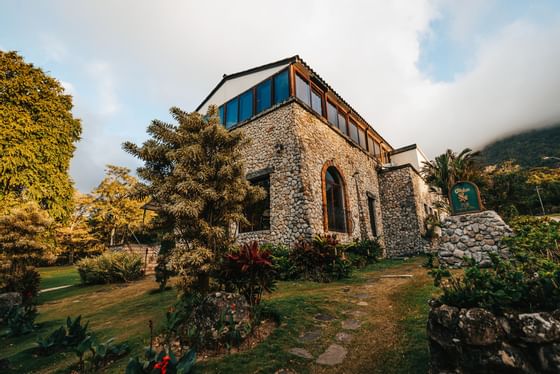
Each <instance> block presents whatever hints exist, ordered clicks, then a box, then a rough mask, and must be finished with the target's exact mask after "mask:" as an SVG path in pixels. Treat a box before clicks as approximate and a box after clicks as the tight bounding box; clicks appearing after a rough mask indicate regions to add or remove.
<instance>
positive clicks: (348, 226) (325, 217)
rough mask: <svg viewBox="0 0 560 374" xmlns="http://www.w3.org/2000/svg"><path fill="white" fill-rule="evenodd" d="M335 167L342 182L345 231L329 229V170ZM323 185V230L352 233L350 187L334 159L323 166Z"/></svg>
mask: <svg viewBox="0 0 560 374" xmlns="http://www.w3.org/2000/svg"><path fill="white" fill-rule="evenodd" d="M331 167H333V168H334V169H335V170H336V171H337V173H338V175H339V176H340V183H341V185H342V196H343V197H342V199H343V202H344V209H343V211H344V215H345V216H344V219H345V223H346V230H345V231H330V230H329V213H328V207H327V170H328V169H329V168H331ZM321 186H322V198H323V202H322V205H323V230H324V232H325V233H328V232H333V233H346V234H349V235H350V234H352V218H351V214H350V209H349V205H348V188H347V185H346V177H345V176H344V173H343V172H342V170H341V169H340V168H339V167H338V166H337V165H336V164H335V163H334V161H333V160H329V161H327V162H325V164H324V165H323V168H322V169H321Z"/></svg>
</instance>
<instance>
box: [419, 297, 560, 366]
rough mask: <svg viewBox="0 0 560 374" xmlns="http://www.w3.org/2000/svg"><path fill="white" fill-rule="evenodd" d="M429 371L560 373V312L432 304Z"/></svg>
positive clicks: (429, 325) (429, 335)
mask: <svg viewBox="0 0 560 374" xmlns="http://www.w3.org/2000/svg"><path fill="white" fill-rule="evenodd" d="M428 339H429V345H430V372H431V373H433V374H436V373H465V374H467V373H473V374H474V373H477V374H480V373H560V309H559V310H556V311H555V312H553V313H546V312H541V313H522V314H505V315H503V316H502V315H500V316H498V315H495V314H493V313H491V312H490V311H488V310H485V309H482V308H471V309H459V308H456V307H452V306H448V305H436V303H432V307H431V310H430V315H429V317H428Z"/></svg>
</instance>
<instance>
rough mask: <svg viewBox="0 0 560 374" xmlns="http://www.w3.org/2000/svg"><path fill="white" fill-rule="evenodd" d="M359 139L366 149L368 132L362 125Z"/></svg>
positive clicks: (359, 129)
mask: <svg viewBox="0 0 560 374" xmlns="http://www.w3.org/2000/svg"><path fill="white" fill-rule="evenodd" d="M358 140H359V144H360V146H361V147H362V148H363V149H366V132H365V131H364V130H363V129H362V128H361V127H360V128H358Z"/></svg>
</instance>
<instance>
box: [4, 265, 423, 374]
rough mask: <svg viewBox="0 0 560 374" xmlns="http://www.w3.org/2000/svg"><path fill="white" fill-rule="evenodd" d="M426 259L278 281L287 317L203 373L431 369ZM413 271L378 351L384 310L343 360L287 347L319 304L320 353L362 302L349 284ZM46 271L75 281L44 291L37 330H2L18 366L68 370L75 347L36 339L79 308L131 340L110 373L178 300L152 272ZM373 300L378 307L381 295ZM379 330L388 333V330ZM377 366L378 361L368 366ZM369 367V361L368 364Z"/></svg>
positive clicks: (140, 346) (112, 333)
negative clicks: (8, 333) (48, 345)
mask: <svg viewBox="0 0 560 374" xmlns="http://www.w3.org/2000/svg"><path fill="white" fill-rule="evenodd" d="M420 262H421V260H420V259H414V260H411V261H402V260H386V261H382V262H379V263H376V264H373V265H370V266H368V267H367V268H366V269H363V270H359V271H355V272H354V273H353V275H352V277H351V278H350V279H345V280H341V281H337V282H332V283H326V284H325V283H314V282H300V281H298V282H295V281H291V282H279V284H278V288H277V290H276V291H275V292H274V293H273V294H271V295H268V296H267V298H266V301H265V302H266V303H267V304H268V305H270V306H272V307H273V308H275V309H276V310H277V311H278V312H279V313H280V314H281V315H282V323H281V325H280V326H279V327H278V328H276V329H275V330H274V331H273V332H272V334H271V335H270V336H269V337H268V338H267V339H266V340H265V341H263V342H261V343H260V344H258V345H257V346H256V347H255V348H253V349H251V350H248V351H245V352H240V353H236V354H232V355H228V356H223V357H219V358H213V359H206V360H204V359H203V360H199V361H198V363H197V365H196V368H197V373H274V372H275V371H276V370H278V369H281V368H291V369H293V370H295V371H296V372H298V373H300V374H304V373H331V372H332V373H335V372H337V373H338V372H340V373H344V372H345V371H344V370H345V369H346V366H345V365H348V367H349V368H350V369H349V370H353V371H352V372H356V373H361V372H364V373H365V372H367V373H375V372H376V373H421V372H423V373H425V372H426V367H427V362H428V350H427V341H426V335H425V323H426V319H427V311H428V306H427V304H426V302H427V300H428V298H429V296H430V294H431V293H432V292H433V287H432V286H431V283H430V282H429V279H428V278H427V276H425V271H423V270H422V271H421V272H419V271H418V266H419V264H420ZM415 269H416V270H415ZM410 271H416V272H417V273H418V274H420V275H419V276H417V275H415V278H414V281H411V282H405V283H403V285H402V286H399V288H398V292H396V293H395V294H394V295H392V296H391V298H392V299H391V300H389V301H388V302H390V303H391V304H392V306H390V307H392V308H393V309H391V314H393V316H389V317H390V318H394V319H395V320H397V322H396V329H397V330H398V336H399V338H398V339H396V342H395V344H388V345H387V346H386V347H385V346H381V347H377V348H376V349H377V351H376V353H375V355H374V356H371V357H370V356H368V352H369V351H367V344H370V345H371V344H372V343H371V342H370V337H376V334H377V335H380V333H379V332H378V330H377V329H378V328H379V326H377V325H376V323H380V322H379V321H377V320H376V318H378V317H379V316H374V317H373V318H372V319H371V320H367V321H365V323H364V328H363V329H362V330H363V331H362V330H361V332H360V335H359V337H360V339H361V341H357V342H356V346H355V347H352V346H351V347H349V352H350V351H351V350H354V351H355V352H357V353H352V352H350V353H349V358H348V359H347V360H346V361H345V364H343V365H340V366H339V367H337V368H334V369H329V368H327V369H325V368H322V367H319V368H318V367H317V366H316V365H315V364H313V363H312V362H310V361H308V360H304V359H301V358H298V357H296V356H293V355H291V354H289V353H288V352H287V351H288V349H289V348H292V347H301V346H302V343H301V342H300V340H299V337H300V335H301V334H302V333H303V332H304V331H309V330H313V329H316V328H317V322H316V321H314V316H315V315H316V314H317V313H319V312H322V313H328V314H331V315H333V316H335V317H336V318H337V320H336V321H334V322H332V323H327V324H326V325H325V326H324V327H322V331H323V336H322V337H321V338H320V339H319V340H318V341H316V342H313V343H305V344H304V347H305V348H306V349H308V350H309V351H310V352H311V353H312V354H313V355H314V356H315V357H316V356H318V355H319V354H320V353H321V352H322V351H324V349H325V348H326V347H328V345H330V344H331V343H332V342H333V336H334V335H335V334H336V332H338V331H340V323H341V321H342V320H343V319H345V318H347V317H346V316H345V315H344V314H343V312H344V311H346V310H352V309H353V308H354V309H355V307H356V306H355V305H354V304H352V303H350V301H349V300H348V294H347V293H344V292H342V291H341V290H342V289H343V288H344V287H363V286H364V285H365V284H366V283H368V282H370V283H369V284H372V283H371V281H372V279H373V278H375V277H377V278H378V276H379V275H380V274H398V273H401V274H402V273H406V272H410ZM41 274H42V275H43V274H44V277H43V280H42V283H41V286H42V287H41V288H48V287H57V286H58V285H64V284H74V286H73V287H70V288H67V289H63V290H59V291H53V292H48V293H45V294H42V295H41V297H40V298H39V300H40V303H41V304H40V305H39V317H38V320H37V322H38V323H39V326H40V327H39V329H38V330H37V331H36V332H34V333H32V334H29V335H27V336H24V337H19V338H0V347H2V348H1V349H0V358H8V359H9V360H10V362H11V363H12V365H13V366H15V368H14V370H13V371H12V372H13V373H67V372H68V371H69V368H70V367H71V366H72V365H73V364H75V363H76V362H77V358H76V356H75V355H74V354H73V353H72V352H60V353H57V354H54V355H52V356H48V357H41V356H36V355H35V354H34V351H33V347H34V346H35V341H36V339H37V337H38V336H45V335H47V334H49V333H50V332H52V331H53V330H54V329H56V328H57V327H58V326H60V325H62V324H63V323H64V320H65V318H66V316H72V317H76V316H78V315H82V319H83V320H84V321H90V328H91V331H93V332H94V333H95V335H96V336H97V337H99V338H100V339H101V340H104V339H108V338H110V337H115V338H116V341H117V342H119V343H120V342H124V341H126V342H128V344H129V345H130V347H131V353H130V354H129V355H128V356H126V357H124V358H122V359H120V360H118V361H116V362H115V363H113V364H112V365H110V366H109V367H108V368H106V369H105V370H104V372H106V373H122V372H124V368H125V367H126V364H127V362H128V360H129V358H130V357H133V356H141V355H142V354H143V350H144V347H145V346H147V345H148V344H149V330H148V327H147V325H148V321H149V320H153V321H154V322H155V323H156V328H157V329H160V328H161V327H162V322H163V318H164V315H165V312H166V309H167V307H169V306H171V305H172V304H173V303H174V301H175V300H176V292H175V291H174V290H169V291H166V292H164V293H159V292H153V290H154V289H155V288H157V284H156V283H155V282H154V280H153V278H151V279H144V280H141V281H138V282H133V283H130V284H124V285H100V286H81V285H76V284H77V283H78V282H79V277H78V276H77V272H76V270H75V269H74V268H73V267H62V268H46V269H41ZM373 284H375V283H373ZM368 308H370V309H367V310H368V311H371V313H373V314H375V312H376V308H377V306H376V304H375V302H372V303H371V305H370V307H368ZM381 314H383V313H381ZM382 317H384V318H388V317H387V316H382ZM366 318H369V317H366ZM381 334H382V333H381ZM376 338H378V339H385V336H381V337H379V336H377V337H376ZM360 339H357V340H360ZM353 344H354V343H353ZM360 352H361V353H360ZM363 352H365V353H363ZM350 354H354V356H350ZM362 359H365V360H368V359H371V360H373V361H372V362H371V363H366V365H361V364H359V363H358V364H357V363H356V362H353V361H355V360H362ZM371 367H374V368H375V369H372V370H370V369H369V368H371ZM363 368H368V369H367V370H366V371H363Z"/></svg>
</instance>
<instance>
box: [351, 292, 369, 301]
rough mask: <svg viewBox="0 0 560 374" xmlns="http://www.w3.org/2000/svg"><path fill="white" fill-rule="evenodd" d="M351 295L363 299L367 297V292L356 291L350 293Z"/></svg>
mask: <svg viewBox="0 0 560 374" xmlns="http://www.w3.org/2000/svg"><path fill="white" fill-rule="evenodd" d="M352 297H354V298H356V299H362V300H363V299H367V298H369V294H367V293H357V294H354V295H352Z"/></svg>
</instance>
